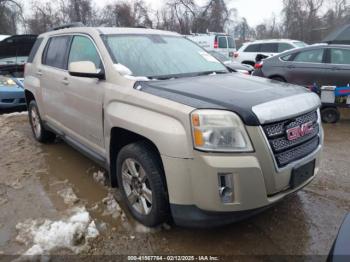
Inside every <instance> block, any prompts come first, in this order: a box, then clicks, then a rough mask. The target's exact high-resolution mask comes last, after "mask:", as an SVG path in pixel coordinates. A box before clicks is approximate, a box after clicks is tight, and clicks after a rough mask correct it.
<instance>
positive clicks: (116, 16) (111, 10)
mask: <svg viewBox="0 0 350 262" xmlns="http://www.w3.org/2000/svg"><path fill="white" fill-rule="evenodd" d="M102 23H103V24H104V25H107V26H130V27H134V26H145V27H152V21H151V19H150V15H149V11H148V8H147V6H146V4H145V2H144V1H143V0H136V1H134V2H126V1H125V2H115V3H113V4H109V5H107V6H106V8H104V11H103V12H102Z"/></svg>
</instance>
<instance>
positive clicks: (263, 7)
mask: <svg viewBox="0 0 350 262" xmlns="http://www.w3.org/2000/svg"><path fill="white" fill-rule="evenodd" d="M110 2H112V0H95V3H96V4H97V6H103V5H104V4H106V3H110ZM145 2H146V3H148V4H149V5H150V6H151V7H152V9H158V8H160V7H161V6H162V4H163V3H166V0H145ZM196 2H197V3H199V4H200V3H205V2H207V1H206V0H197V1H196ZM227 3H228V6H229V8H236V9H237V10H238V15H239V16H240V17H245V18H246V19H247V20H248V23H249V25H250V26H256V25H258V24H259V23H262V22H264V20H265V19H269V18H270V17H271V16H272V14H273V13H275V15H276V16H277V17H279V15H280V12H281V10H282V0H228V1H227Z"/></svg>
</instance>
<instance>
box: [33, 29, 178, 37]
mask: <svg viewBox="0 0 350 262" xmlns="http://www.w3.org/2000/svg"><path fill="white" fill-rule="evenodd" d="M96 31H97V32H98V33H100V34H106V35H113V34H140V35H148V34H149V35H151V34H157V35H173V36H180V35H179V34H178V33H174V32H170V31H163V30H156V29H148V28H135V27H71V28H64V29H58V30H53V31H49V32H46V33H43V34H41V35H40V36H50V35H57V34H64V33H89V32H96Z"/></svg>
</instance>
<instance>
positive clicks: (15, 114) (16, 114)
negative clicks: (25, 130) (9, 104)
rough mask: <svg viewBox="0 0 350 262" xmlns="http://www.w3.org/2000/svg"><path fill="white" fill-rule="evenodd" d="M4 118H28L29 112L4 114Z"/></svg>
mask: <svg viewBox="0 0 350 262" xmlns="http://www.w3.org/2000/svg"><path fill="white" fill-rule="evenodd" d="M3 116H4V117H5V118H7V117H12V116H28V112H27V111H24V112H13V113H8V114H3Z"/></svg>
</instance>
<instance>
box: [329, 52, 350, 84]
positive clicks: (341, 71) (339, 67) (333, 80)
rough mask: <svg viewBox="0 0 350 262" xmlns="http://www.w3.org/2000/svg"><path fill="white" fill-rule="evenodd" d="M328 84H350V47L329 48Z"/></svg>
mask: <svg viewBox="0 0 350 262" xmlns="http://www.w3.org/2000/svg"><path fill="white" fill-rule="evenodd" d="M327 62H328V63H327V71H326V72H325V75H326V79H327V81H326V84H327V85H332V86H340V87H342V86H347V85H348V84H350V49H349V48H345V47H344V48H342V47H336V48H335V47H334V48H327Z"/></svg>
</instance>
